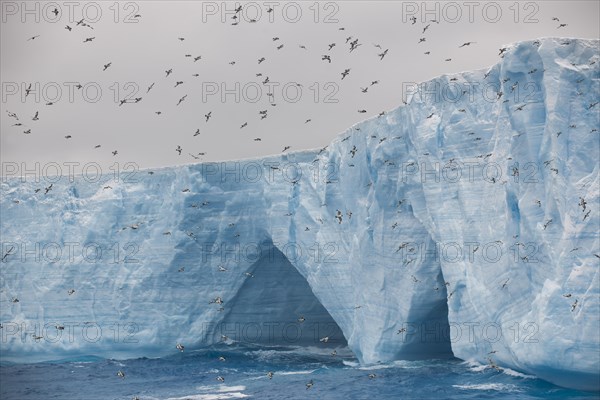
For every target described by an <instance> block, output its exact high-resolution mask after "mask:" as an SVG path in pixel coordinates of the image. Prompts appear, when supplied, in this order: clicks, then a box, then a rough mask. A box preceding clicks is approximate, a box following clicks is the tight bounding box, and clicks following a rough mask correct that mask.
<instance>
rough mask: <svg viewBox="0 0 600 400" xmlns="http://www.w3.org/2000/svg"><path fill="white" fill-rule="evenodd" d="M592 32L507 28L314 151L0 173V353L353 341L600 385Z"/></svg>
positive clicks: (30, 357)
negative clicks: (479, 58)
mask: <svg viewBox="0 0 600 400" xmlns="http://www.w3.org/2000/svg"><path fill="white" fill-rule="evenodd" d="M598 45H599V42H598V41H597V40H584V39H564V38H555V39H541V40H539V41H528V42H521V43H517V44H515V45H512V46H510V50H509V51H508V52H507V53H506V54H505V56H504V57H503V58H502V59H501V60H500V61H499V63H498V64H496V65H494V66H493V67H491V68H490V69H489V70H482V71H474V72H465V73H460V74H455V75H451V76H441V77H439V78H436V79H434V80H432V81H430V82H426V83H423V84H422V85H420V87H419V88H420V90H419V91H415V92H414V93H412V95H411V96H410V97H409V99H408V104H406V105H403V106H400V107H398V108H397V109H395V110H392V111H389V112H387V113H386V114H385V115H382V116H380V117H376V118H372V119H369V120H366V121H364V122H362V123H360V124H357V125H355V126H353V127H352V128H350V129H349V130H348V131H347V132H344V133H342V134H341V135H339V137H338V138H336V139H335V140H334V141H333V142H332V143H331V144H330V145H329V146H328V147H327V148H326V149H322V150H311V151H303V152H295V153H283V154H282V155H280V156H272V157H267V158H262V159H254V160H241V161H231V162H227V163H213V164H196V165H186V166H179V167H172V168H163V169H159V170H154V171H152V172H153V173H152V174H150V173H149V171H138V172H137V173H136V174H134V175H133V176H127V175H125V174H121V175H120V176H119V178H120V179H119V180H118V181H117V180H116V179H115V177H114V176H112V175H111V176H108V175H106V174H105V175H104V176H103V177H102V179H101V181H100V182H88V180H89V179H88V180H86V179H83V177H82V176H78V177H76V178H75V180H74V182H69V180H68V179H67V177H64V176H63V177H62V179H60V180H59V181H58V182H56V183H54V184H53V187H52V189H51V190H50V191H49V192H48V194H44V192H45V190H44V188H45V187H47V186H49V184H50V183H49V180H48V179H42V180H41V181H40V182H35V181H33V179H31V177H30V179H28V182H26V183H23V182H22V181H21V179H17V178H11V179H3V182H2V184H1V194H2V197H1V199H0V206H1V207H0V212H1V221H0V228H1V233H2V256H4V255H6V257H5V258H4V260H3V262H2V264H1V268H2V274H1V276H0V278H1V282H0V283H1V285H0V289H1V292H0V301H1V303H0V305H1V307H0V320H1V322H2V324H3V327H2V330H1V334H2V340H1V349H0V350H1V351H0V356H1V359H2V361H18V362H32V361H41V360H49V359H61V358H67V357H73V356H78V355H95V356H101V357H115V358H119V357H122V358H125V357H141V356H146V357H158V356H162V355H165V354H169V353H173V352H177V351H178V350H177V349H176V348H175V345H176V343H182V344H184V345H185V346H186V350H185V351H189V350H190V349H193V348H197V347H199V346H203V345H208V344H211V343H215V342H218V341H220V340H225V342H231V341H250V342H252V341H258V342H261V343H270V344H274V345H310V346H315V347H325V346H330V348H329V350H331V349H332V348H333V347H336V346H344V345H346V343H347V345H348V347H349V348H350V349H351V350H352V352H353V353H354V354H355V355H356V357H357V358H358V359H359V361H360V362H361V363H363V364H374V363H378V362H382V363H385V362H390V361H393V360H400V359H425V358H436V357H450V356H452V354H454V356H456V357H458V358H461V359H463V360H468V361H470V362H478V363H482V364H486V365H492V366H493V365H496V366H498V367H499V368H510V369H512V370H515V371H521V372H523V373H527V374H533V375H536V376H538V377H540V378H543V379H546V380H548V381H550V382H553V383H556V384H558V385H562V386H567V387H572V388H577V389H584V390H600V383H599V382H600V376H599V370H600V354H599V351H598V349H599V346H600V336H599V335H600V320H599V318H600V303H599V300H600V296H599V295H600V293H599V282H598V280H599V277H598V271H599V261H600V241H599V227H600V220H599V216H598V212H599V205H600V204H599V203H600V199H599V177H598V172H599V171H598V160H599V159H600V157H599V151H600V150H599V149H600V143H599V142H600V140H599V138H600V135H599V132H598V131H597V130H596V131H594V129H599V128H600V123H599V115H598V112H599V109H600V105H593V103H595V102H597V101H599V97H600V96H599V93H600V91H599V83H600V74H599V71H600V70H599V67H600V56H599V51H598ZM515 84H517V85H516V86H513V85H515ZM513 87H514V88H513ZM457 90H458V91H457ZM463 90H464V91H463ZM499 91H502V93H503V94H502V96H501V97H500V98H499V99H498V95H497V92H499ZM523 105H525V106H524V107H521V106H523ZM519 108H520V109H519ZM432 114H433V115H432ZM353 149H355V151H354V150H353ZM276 168H278V169H276ZM299 171H300V172H301V175H300V172H299ZM121 172H124V171H121ZM124 180H125V181H124ZM106 186H110V188H106V189H105V187H106ZM38 188H41V189H42V190H40V191H39V192H38V193H34V190H35V189H38ZM185 189H189V191H187V190H186V191H184V190H185ZM580 198H583V199H585V202H586V204H585V209H584V206H583V205H581V204H580ZM17 201H18V203H17ZM337 210H339V211H340V212H341V214H342V216H341V223H340V221H339V220H338V218H336V215H337ZM588 212H589V213H588ZM350 213H351V216H350ZM167 232H170V234H168V233H167ZM69 243H71V244H69ZM72 243H76V244H72ZM36 245H37V246H38V247H36ZM85 246H87V247H85ZM94 246H99V247H100V248H101V249H102V254H101V256H99V255H98V253H94V248H95V247H94ZM84 247H85V248H86V249H87V253H86V252H83V251H82V249H83V248H84ZM11 248H12V250H11ZM57 249H58V250H60V254H57V253H56V251H57ZM70 249H71V250H72V253H71V254H72V255H71V254H69V250H70ZM86 257H87V259H86ZM94 260H96V262H94ZM246 273H248V274H246ZM70 289H74V290H75V292H74V293H73V294H68V291H69V290H70ZM569 294H570V296H568V295H569ZM566 296H568V297H566ZM14 298H18V300H19V301H18V302H13V299H14ZM217 298H220V299H221V300H222V304H218V303H214V300H215V299H217ZM301 316H303V317H304V318H305V321H304V322H299V321H298V318H300V317H301ZM56 324H58V325H62V326H64V329H63V330H58V329H57V328H55V325H56ZM221 335H225V336H227V337H226V338H224V337H222V336H221ZM326 336H328V337H329V338H330V341H328V342H327V343H325V342H323V341H321V340H320V339H322V338H324V337H326ZM35 337H38V338H37V340H35ZM40 337H41V338H40ZM329 350H328V351H329Z"/></svg>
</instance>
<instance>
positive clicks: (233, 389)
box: [165, 385, 250, 400]
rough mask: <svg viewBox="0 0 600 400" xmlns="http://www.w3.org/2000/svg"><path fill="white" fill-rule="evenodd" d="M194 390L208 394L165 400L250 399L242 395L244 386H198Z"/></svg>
mask: <svg viewBox="0 0 600 400" xmlns="http://www.w3.org/2000/svg"><path fill="white" fill-rule="evenodd" d="M196 390H199V391H200V392H210V393H199V394H192V395H187V396H183V397H169V398H168V399H165V400H227V399H245V398H248V397H250V396H249V395H247V394H244V393H242V392H243V391H244V390H246V386H242V385H238V386H226V385H219V386H198V387H197V388H196Z"/></svg>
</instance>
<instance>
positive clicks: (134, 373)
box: [0, 343, 600, 400]
mask: <svg viewBox="0 0 600 400" xmlns="http://www.w3.org/2000/svg"><path fill="white" fill-rule="evenodd" d="M175 351H177V350H175ZM331 352H332V349H328V350H327V351H326V352H324V351H323V350H322V349H316V348H294V347H264V346H254V345H241V344H237V343H234V344H229V345H228V344H225V343H222V344H219V345H216V346H212V347H210V348H204V349H198V350H188V349H187V348H186V349H184V351H183V352H177V353H174V354H173V355H171V356H168V357H164V358H157V359H149V358H138V359H131V360H107V359H100V358H95V357H84V358H79V359H72V360H61V361H56V362H46V363H37V364H3V365H2V366H0V399H2V400H34V399H35V400H38V399H39V400H47V399H71V400H78V399H85V400H92V399H98V400H100V399H101V400H109V399H119V400H121V399H127V400H131V399H134V398H135V397H136V396H137V397H138V398H139V399H140V400H150V399H153V400H154V399H161V400H162V399H169V400H220V399H246V398H248V399H260V400H263V399H264V400H267V399H273V400H282V399H298V400H305V399H319V400H325V399H343V400H350V399H365V400H379V399H390V400H391V399H394V400H397V399H438V400H439V399H511V400H519V399H581V400H583V399H586V400H587V399H598V398H600V397H599V394H598V393H587V392H580V391H575V390H569V389H564V388H560V387H558V386H554V385H552V384H550V383H548V382H545V381H543V380H540V379H536V378H535V377H532V376H529V375H526V374H522V373H519V372H516V371H512V370H509V369H500V370H497V369H494V368H492V367H490V366H488V365H479V364H473V363H467V362H464V361H461V360H458V359H451V360H427V361H396V362H393V363H390V364H377V365H371V366H361V365H359V364H358V362H357V360H356V359H355V358H354V357H353V356H352V354H351V353H350V352H349V351H348V350H347V349H345V348H340V349H337V354H336V355H331ZM220 357H224V359H225V360H224V361H222V360H219V358H220ZM118 371H122V372H123V373H124V374H125V376H124V377H123V378H120V377H119V376H117V372H118ZM269 371H271V372H273V377H272V379H269V377H268V376H267V373H268V372H269ZM371 374H373V375H371ZM369 375H371V376H369ZM219 376H220V377H223V378H224V382H219V381H218V380H217V377H219ZM310 381H312V383H313V386H312V387H310V388H307V386H306V384H307V383H309V382H310Z"/></svg>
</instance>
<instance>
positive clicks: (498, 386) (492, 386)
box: [452, 383, 522, 392]
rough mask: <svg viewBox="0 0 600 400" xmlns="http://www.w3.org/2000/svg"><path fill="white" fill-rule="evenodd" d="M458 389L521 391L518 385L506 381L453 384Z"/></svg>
mask: <svg viewBox="0 0 600 400" xmlns="http://www.w3.org/2000/svg"><path fill="white" fill-rule="evenodd" d="M452 387H455V388H457V389H463V390H495V391H498V392H521V391H522V390H521V389H519V388H518V387H517V386H516V385H511V384H504V383H480V384H475V385H452Z"/></svg>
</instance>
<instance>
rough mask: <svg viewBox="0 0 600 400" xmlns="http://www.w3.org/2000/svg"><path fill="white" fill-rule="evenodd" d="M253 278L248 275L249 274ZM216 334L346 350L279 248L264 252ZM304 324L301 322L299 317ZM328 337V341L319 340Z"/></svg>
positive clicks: (334, 326) (339, 332) (336, 328)
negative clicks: (342, 347)
mask: <svg viewBox="0 0 600 400" xmlns="http://www.w3.org/2000/svg"><path fill="white" fill-rule="evenodd" d="M248 274H249V275H248ZM248 274H246V277H245V282H244V283H243V284H242V286H241V287H240V289H239V290H238V291H237V293H236V294H235V296H234V297H233V298H232V299H231V300H229V301H228V304H227V307H226V308H227V309H228V311H226V312H227V314H226V316H225V317H224V318H223V320H222V321H221V323H220V324H219V326H217V329H216V330H215V332H214V334H215V335H217V336H219V337H220V335H226V336H227V337H228V338H230V339H232V340H235V341H240V342H250V343H258V344H265V345H292V346H294V345H297V346H322V347H326V346H330V347H336V346H346V345H347V341H346V339H345V337H344V335H343V333H342V330H341V329H340V327H339V326H338V324H337V323H336V322H335V320H334V319H333V318H332V317H331V315H330V314H329V312H328V311H327V309H325V307H324V306H323V305H322V304H321V302H320V301H319V300H318V299H317V297H316V296H315V295H314V293H313V291H312V289H311V287H310V286H309V284H308V282H307V281H306V279H305V278H304V277H303V276H302V275H301V274H300V273H299V272H298V271H297V270H296V268H295V267H294V266H293V265H292V264H291V263H290V261H289V260H288V259H287V258H286V256H285V255H284V254H283V253H282V252H281V251H280V250H278V249H277V248H276V247H272V248H270V249H269V250H268V251H264V252H261V257H260V258H259V259H258V260H257V261H256V262H255V263H254V264H252V265H251V266H250V268H249V269H248ZM301 316H302V317H304V318H305V321H304V322H299V321H298V319H299V318H300V317H301ZM324 337H328V341H327V343H325V342H321V341H320V339H322V338H324Z"/></svg>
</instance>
